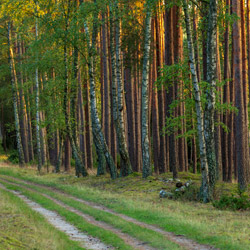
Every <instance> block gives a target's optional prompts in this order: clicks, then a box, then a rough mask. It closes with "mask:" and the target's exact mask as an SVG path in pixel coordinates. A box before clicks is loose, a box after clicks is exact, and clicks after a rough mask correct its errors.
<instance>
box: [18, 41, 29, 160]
mask: <svg viewBox="0 0 250 250" xmlns="http://www.w3.org/2000/svg"><path fill="white" fill-rule="evenodd" d="M20 39H21V38H20V36H19V37H18V38H17V55H18V64H19V72H18V82H19V84H20V88H19V103H20V112H19V114H20V116H19V117H20V132H21V138H22V145H23V153H24V161H25V163H28V162H29V148H28V131H27V112H26V103H25V99H24V93H23V67H22V54H23V53H22V45H21V41H20Z"/></svg>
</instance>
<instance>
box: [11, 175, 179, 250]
mask: <svg viewBox="0 0 250 250" xmlns="http://www.w3.org/2000/svg"><path fill="white" fill-rule="evenodd" d="M8 180H9V181H12V182H13V180H12V179H8ZM15 183H18V184H21V185H22V186H24V187H28V188H32V189H34V190H36V191H37V192H41V193H44V194H47V195H49V196H51V197H53V198H55V199H57V200H60V201H62V202H63V203H65V204H67V205H69V206H71V207H74V208H76V209H78V210H79V211H81V212H83V213H85V214H89V215H91V216H93V217H94V218H95V219H96V220H98V221H103V222H106V223H107V224H110V225H112V226H114V227H115V228H118V229H120V230H121V231H122V232H124V233H126V234H129V235H130V236H132V237H135V238H137V239H139V240H141V241H145V239H146V241H147V242H148V244H150V245H151V246H152V247H155V248H157V249H171V250H174V249H180V248H181V247H179V246H178V245H177V244H175V243H173V242H170V241H168V240H166V237H164V236H163V235H162V234H160V233H157V232H155V231H152V230H149V229H147V228H143V227H140V226H138V225H135V224H134V223H132V222H127V221H126V220H124V219H122V218H120V217H119V216H115V215H112V214H110V213H107V212H104V211H101V210H98V209H95V208H93V207H90V206H87V205H85V204H82V203H81V202H78V201H75V200H73V199H70V198H67V197H65V196H63V195H60V194H56V193H54V192H52V191H49V190H47V189H44V188H41V187H36V186H32V185H27V184H23V183H22V182H18V181H15ZM13 184H14V183H13Z"/></svg>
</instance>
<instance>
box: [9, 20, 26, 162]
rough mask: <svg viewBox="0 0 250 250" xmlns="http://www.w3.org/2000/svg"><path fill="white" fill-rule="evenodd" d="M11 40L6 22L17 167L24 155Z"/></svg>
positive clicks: (22, 160)
mask: <svg viewBox="0 0 250 250" xmlns="http://www.w3.org/2000/svg"><path fill="white" fill-rule="evenodd" d="M11 43H12V40H11V23H10V22H8V52H9V67H10V76H11V88H12V99H13V108H14V119H15V130H16V140H17V149H18V155H19V165H20V166H23V165H24V154H23V147H22V140H21V134H20V122H19V114H18V106H17V98H18V96H17V92H18V90H17V78H16V70H15V63H14V56H13V49H12V44H11Z"/></svg>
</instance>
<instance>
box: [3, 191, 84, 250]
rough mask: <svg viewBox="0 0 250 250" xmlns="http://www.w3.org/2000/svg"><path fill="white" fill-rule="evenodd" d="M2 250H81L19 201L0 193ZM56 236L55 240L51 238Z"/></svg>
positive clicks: (11, 195)
mask: <svg viewBox="0 0 250 250" xmlns="http://www.w3.org/2000/svg"><path fill="white" fill-rule="evenodd" d="M0 211H1V214H0V249H5V250H7V249H8V250H19V249H40V250H44V249H48V250H56V249H57V250H71V249H72V250H80V249H83V248H81V247H80V246H79V245H78V243H76V242H73V241H71V240H69V238H68V236H67V235H65V234H64V233H62V232H60V231H58V230H57V229H55V228H54V227H53V226H51V225H50V224H49V223H48V222H47V221H46V219H45V218H44V217H43V216H41V215H40V214H38V213H37V212H34V211H33V210H31V209H30V208H29V207H28V206H27V205H26V204H25V203H24V202H23V201H22V200H21V199H20V198H18V197H16V196H15V195H13V194H12V193H10V192H8V191H5V190H2V189H0ZM52 235H53V237H52Z"/></svg>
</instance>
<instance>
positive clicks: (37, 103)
mask: <svg viewBox="0 0 250 250" xmlns="http://www.w3.org/2000/svg"><path fill="white" fill-rule="evenodd" d="M36 12H37V1H36ZM35 32H36V41H37V39H38V19H37V17H36V23H35ZM36 64H38V56H37V55H36ZM35 86H36V101H35V102H36V148H37V161H38V163H37V169H38V171H39V172H40V170H41V168H42V152H41V138H40V110H39V78H38V65H36V72H35Z"/></svg>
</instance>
